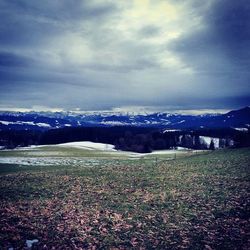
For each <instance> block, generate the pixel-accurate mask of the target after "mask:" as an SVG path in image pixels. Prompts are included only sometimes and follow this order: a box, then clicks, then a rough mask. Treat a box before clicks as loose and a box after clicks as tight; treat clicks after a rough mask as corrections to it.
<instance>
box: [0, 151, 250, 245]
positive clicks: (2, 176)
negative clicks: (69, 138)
mask: <svg viewBox="0 0 250 250" xmlns="http://www.w3.org/2000/svg"><path fill="white" fill-rule="evenodd" d="M13 157H14V158H17V159H18V158H20V159H22V160H26V161H25V164H23V162H21V163H15V164H13V163H11V162H10V163H1V164H0V249H9V248H11V247H13V248H14V249H26V248H25V247H26V240H32V239H37V240H38V242H37V243H36V244H34V245H33V249H207V250H211V249H249V248H250V230H249V222H250V221H249V204H250V195H249V191H250V190H249V179H250V175H249V173H250V166H249V165H250V149H231V150H230V149H228V150H218V151H213V152H209V153H204V152H203V153H198V154H197V153H192V152H191V153H190V152H189V153H179V154H177V155H173V154H166V155H164V154H161V155H154V154H152V155H148V156H143V157H129V156H127V155H126V154H123V153H117V154H113V153H110V152H101V151H87V150H81V149H69V148H63V149H62V148H60V149H58V148H57V147H43V148H37V149H34V150H26V151H19V150H13V151H2V152H0V158H2V159H10V158H13ZM42 158H46V161H44V164H43V161H42ZM50 160H51V162H50ZM17 162H18V161H17ZM37 162H38V163H39V164H37ZM50 163H51V164H50Z"/></svg>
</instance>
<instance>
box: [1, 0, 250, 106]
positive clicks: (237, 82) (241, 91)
mask: <svg viewBox="0 0 250 250" xmlns="http://www.w3.org/2000/svg"><path fill="white" fill-rule="evenodd" d="M249 12H250V2H249V1H248V0H238V1H230V0H221V1H216V0H209V1H200V0H199V1H198V0H187V1H176V0H175V1H173V0H168V1H166V0H154V1H153V0H152V1H150V0H134V1H132V0H131V1H111V0H109V1H107V0H106V1H104V0H103V1H102V0H93V1H85V0H83V1H76V0H60V1H59V0H55V1H49V0H44V1H30V0H19V1H17V0H13V1H8V0H0V15H1V23H0V83H1V85H0V88H1V91H0V100H1V101H0V108H3V107H6V108H14V107H19V108H32V107H33V106H47V107H50V108H61V109H66V110H67V109H76V108H80V109H82V110H91V109H112V108H113V109H114V108H117V107H122V106H152V107H155V108H156V109H157V107H161V109H162V108H165V109H166V110H168V109H202V108H204V109H214V108H220V109H221V108H227V109H231V108H237V107H241V106H245V105H249V103H250V82H249V81H250V71H249V68H250V16H249V14H248V13H249Z"/></svg>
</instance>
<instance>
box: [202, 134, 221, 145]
mask: <svg viewBox="0 0 250 250" xmlns="http://www.w3.org/2000/svg"><path fill="white" fill-rule="evenodd" d="M212 140H213V142H214V148H219V141H220V139H219V138H216V137H208V136H200V142H201V143H202V144H205V145H206V146H207V147H208V148H209V146H210V144H211V141H212Z"/></svg>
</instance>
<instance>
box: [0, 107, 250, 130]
mask: <svg viewBox="0 0 250 250" xmlns="http://www.w3.org/2000/svg"><path fill="white" fill-rule="evenodd" d="M113 126H135V127H155V128H164V129H166V130H167V129H169V130H178V129H179V130H181V129H202V128H204V129H207V128H235V129H236V130H243V131H244V130H246V131H247V130H248V128H249V127H250V107H245V108H242V109H239V110H233V111H230V112H228V113H225V114H206V115H184V114H172V113H162V112H161V113H152V114H146V113H143V114H129V113H127V114H126V113H119V112H86V113H75V112H9V111H1V112H0V130H13V129H14V130H30V129H31V130H48V129H55V128H64V127H113Z"/></svg>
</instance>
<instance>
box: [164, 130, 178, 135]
mask: <svg viewBox="0 0 250 250" xmlns="http://www.w3.org/2000/svg"><path fill="white" fill-rule="evenodd" d="M176 131H181V130H180V129H165V130H164V131H163V134H164V133H166V132H176Z"/></svg>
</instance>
